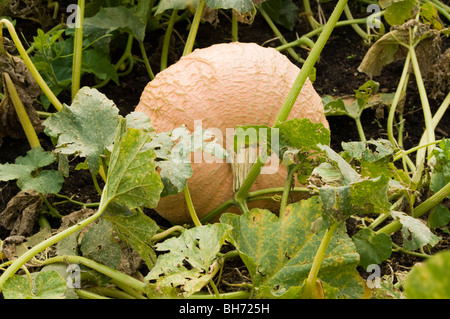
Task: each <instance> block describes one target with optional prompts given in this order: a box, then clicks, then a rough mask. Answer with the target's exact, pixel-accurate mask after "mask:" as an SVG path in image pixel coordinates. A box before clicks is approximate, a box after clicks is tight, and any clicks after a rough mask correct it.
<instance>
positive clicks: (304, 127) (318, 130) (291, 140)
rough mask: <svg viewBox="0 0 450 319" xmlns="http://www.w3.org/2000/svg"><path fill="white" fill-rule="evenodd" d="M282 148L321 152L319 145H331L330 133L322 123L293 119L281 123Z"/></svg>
mask: <svg viewBox="0 0 450 319" xmlns="http://www.w3.org/2000/svg"><path fill="white" fill-rule="evenodd" d="M277 128H278V129H279V137H280V147H281V148H283V147H294V148H296V149H299V150H307V151H311V150H319V147H318V146H317V144H324V145H329V144H330V131H329V130H328V129H327V128H326V127H325V126H324V125H323V124H322V123H312V122H311V121H310V120H309V119H292V120H289V121H286V122H283V123H280V124H279V125H278V126H277Z"/></svg>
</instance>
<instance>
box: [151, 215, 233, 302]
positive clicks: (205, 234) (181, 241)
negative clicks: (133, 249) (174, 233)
mask: <svg viewBox="0 0 450 319" xmlns="http://www.w3.org/2000/svg"><path fill="white" fill-rule="evenodd" d="M230 228H231V227H230V226H229V225H225V224H212V225H205V226H198V227H195V228H192V229H189V230H186V231H184V232H183V233H182V234H181V235H180V236H179V237H177V238H169V239H167V240H165V241H164V242H162V243H159V244H157V245H156V249H157V250H158V251H161V252H166V253H164V254H163V255H160V256H159V257H158V260H157V261H156V265H155V267H153V269H152V270H151V271H150V272H149V273H148V275H147V276H146V277H145V279H146V280H148V281H149V284H148V289H149V292H150V293H151V294H152V296H153V297H162V295H161V293H163V292H165V293H167V294H170V295H171V296H180V295H182V296H185V297H186V296H189V295H191V294H193V293H195V292H198V291H199V290H200V289H201V288H202V287H203V286H205V285H206V284H207V283H208V282H209V281H210V280H211V279H212V277H213V276H214V274H215V272H214V271H213V268H214V267H212V266H213V264H214V262H215V261H216V260H217V253H218V252H219V251H220V248H221V247H222V245H223V243H224V242H225V239H226V237H227V235H228V233H229V231H230ZM217 266H218V265H217ZM216 270H217V268H216Z"/></svg>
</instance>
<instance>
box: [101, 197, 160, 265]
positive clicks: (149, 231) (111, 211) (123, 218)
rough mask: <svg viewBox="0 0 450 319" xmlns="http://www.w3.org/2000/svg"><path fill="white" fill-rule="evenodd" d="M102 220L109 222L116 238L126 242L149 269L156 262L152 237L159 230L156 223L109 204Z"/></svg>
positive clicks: (142, 214)
mask: <svg viewBox="0 0 450 319" xmlns="http://www.w3.org/2000/svg"><path fill="white" fill-rule="evenodd" d="M102 218H104V219H106V220H109V221H110V222H111V223H112V224H113V225H114V229H115V231H116V233H117V234H118V236H119V237H120V238H121V239H122V240H124V241H126V242H127V243H128V244H129V245H130V246H131V247H132V248H133V249H134V250H135V251H136V252H137V253H138V254H139V255H140V256H141V257H142V259H143V260H144V262H145V263H146V265H147V267H148V268H149V269H151V268H153V266H154V265H155V262H156V254H155V251H154V250H153V241H152V237H153V236H154V235H155V234H156V233H157V231H158V230H159V226H158V225H157V224H156V222H155V221H154V220H153V219H151V218H150V217H148V216H147V215H145V214H144V213H142V212H141V211H140V210H136V211H135V212H134V211H131V210H129V209H128V208H126V207H123V206H119V205H116V204H111V205H109V206H108V208H107V210H106V211H105V213H104V214H103V215H102Z"/></svg>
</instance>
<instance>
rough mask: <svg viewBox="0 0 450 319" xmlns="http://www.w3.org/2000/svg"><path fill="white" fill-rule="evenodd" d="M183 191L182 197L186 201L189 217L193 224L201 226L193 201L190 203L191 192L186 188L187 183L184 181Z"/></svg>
mask: <svg viewBox="0 0 450 319" xmlns="http://www.w3.org/2000/svg"><path fill="white" fill-rule="evenodd" d="M183 192H184V199H185V201H186V205H187V208H188V211H189V215H190V216H191V219H192V221H193V222H194V225H195V226H201V225H202V223H201V222H200V220H199V219H198V216H197V213H196V212H195V208H194V203H192V198H191V194H190V193H189V188H188V185H187V183H186V186H184V189H183Z"/></svg>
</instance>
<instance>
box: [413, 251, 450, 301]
mask: <svg viewBox="0 0 450 319" xmlns="http://www.w3.org/2000/svg"><path fill="white" fill-rule="evenodd" d="M449 269H450V250H446V251H442V252H439V253H437V254H436V255H434V256H432V257H431V258H429V259H428V260H426V261H425V263H423V264H417V265H415V266H414V267H413V269H412V270H411V272H410V273H409V274H408V276H407V277H406V280H405V292H406V296H407V297H408V298H410V299H450V276H449V275H448V270H449Z"/></svg>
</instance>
